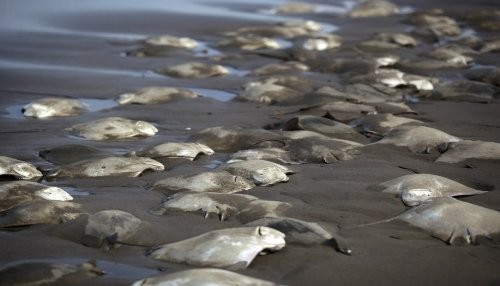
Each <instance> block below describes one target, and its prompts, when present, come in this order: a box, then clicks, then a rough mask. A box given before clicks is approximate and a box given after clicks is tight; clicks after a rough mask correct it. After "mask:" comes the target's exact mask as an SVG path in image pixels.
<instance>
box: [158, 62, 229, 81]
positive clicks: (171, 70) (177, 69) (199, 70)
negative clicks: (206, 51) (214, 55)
mask: <svg viewBox="0 0 500 286" xmlns="http://www.w3.org/2000/svg"><path fill="white" fill-rule="evenodd" d="M155 72H157V73H159V74H163V75H167V76H171V77H177V78H194V79H200V78H210V77H217V76H223V75H227V74H229V70H228V69H227V68H225V67H223V66H221V65H211V64H207V63H201V62H188V63H184V64H178V65H174V66H169V67H164V68H158V69H156V70H155Z"/></svg>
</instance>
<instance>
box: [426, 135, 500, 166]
mask: <svg viewBox="0 0 500 286" xmlns="http://www.w3.org/2000/svg"><path fill="white" fill-rule="evenodd" d="M439 147H440V149H441V151H445V152H444V153H443V154H442V155H441V156H439V158H437V159H436V162H445V163H458V162H462V161H465V160H467V159H483V160H499V159H500V144H499V143H496V142H485V141H472V140H462V141H460V142H454V143H450V144H445V145H443V146H439Z"/></svg>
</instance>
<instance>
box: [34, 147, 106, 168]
mask: <svg viewBox="0 0 500 286" xmlns="http://www.w3.org/2000/svg"><path fill="white" fill-rule="evenodd" d="M38 155H39V156H40V157H42V158H44V159H45V160H47V161H49V162H51V163H54V164H69V163H73V162H77V161H82V160H86V159H90V158H97V157H107V156H111V155H112V154H111V153H110V152H107V151H103V150H102V149H97V148H94V147H90V146H87V145H80V144H66V145H61V146H57V147H54V148H50V149H45V150H42V151H40V152H38Z"/></svg>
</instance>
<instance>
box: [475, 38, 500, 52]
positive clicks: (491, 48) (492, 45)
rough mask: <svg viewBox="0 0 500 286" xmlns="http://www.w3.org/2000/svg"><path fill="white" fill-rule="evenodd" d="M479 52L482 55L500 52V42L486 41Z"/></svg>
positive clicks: (496, 40)
mask: <svg viewBox="0 0 500 286" xmlns="http://www.w3.org/2000/svg"><path fill="white" fill-rule="evenodd" d="M479 51H480V52H481V53H491V52H498V51H500V40H499V39H492V40H489V41H485V42H484V43H483V45H482V47H481V49H480V50H479Z"/></svg>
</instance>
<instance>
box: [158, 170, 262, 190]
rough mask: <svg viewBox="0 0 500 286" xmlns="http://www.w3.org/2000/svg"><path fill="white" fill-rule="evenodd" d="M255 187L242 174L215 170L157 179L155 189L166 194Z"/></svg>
mask: <svg viewBox="0 0 500 286" xmlns="http://www.w3.org/2000/svg"><path fill="white" fill-rule="evenodd" d="M253 187H255V184H254V183H252V182H251V181H249V180H247V179H246V178H244V177H242V176H235V175H233V174H230V173H229V172H226V171H213V172H202V173H197V174H190V175H180V176H175V177H169V178H165V179H162V180H160V181H157V182H156V183H155V184H154V185H153V190H154V191H158V192H161V193H163V194H165V195H171V194H174V193H178V192H183V191H192V192H215V193H228V194H230V193H236V192H241V191H246V190H250V189H252V188H253Z"/></svg>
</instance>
